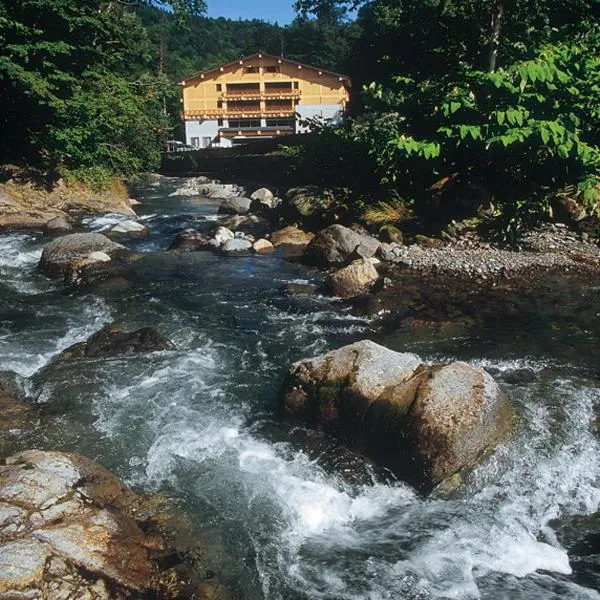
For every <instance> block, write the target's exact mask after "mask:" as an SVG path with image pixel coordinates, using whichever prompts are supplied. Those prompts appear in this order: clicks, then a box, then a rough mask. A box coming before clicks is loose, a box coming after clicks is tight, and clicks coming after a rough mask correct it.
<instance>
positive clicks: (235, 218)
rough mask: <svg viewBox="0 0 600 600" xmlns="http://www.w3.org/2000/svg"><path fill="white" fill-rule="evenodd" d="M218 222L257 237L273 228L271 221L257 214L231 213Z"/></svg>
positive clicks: (262, 235)
mask: <svg viewBox="0 0 600 600" xmlns="http://www.w3.org/2000/svg"><path fill="white" fill-rule="evenodd" d="M218 224H219V225H221V226H223V227H227V228H228V229H230V230H231V231H236V232H237V231H241V232H242V233H246V234H248V235H253V236H255V237H257V238H259V237H264V236H265V235H267V234H268V233H270V232H271V231H272V229H273V227H272V226H271V223H270V222H269V221H267V219H265V218H264V217H261V216H259V215H232V216H231V217H225V218H224V219H220V220H219V223H218Z"/></svg>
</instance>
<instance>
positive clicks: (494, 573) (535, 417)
mask: <svg viewBox="0 0 600 600" xmlns="http://www.w3.org/2000/svg"><path fill="white" fill-rule="evenodd" d="M177 185H180V184H179V182H177V181H176V180H166V179H165V180H163V183H162V184H161V185H160V186H159V187H156V186H149V187H147V188H145V189H144V190H143V197H142V198H141V199H142V201H143V205H142V207H140V208H141V210H140V211H139V213H140V216H141V218H142V219H143V221H144V222H145V223H146V224H147V226H148V227H149V229H150V232H151V233H150V235H149V236H148V237H146V238H144V239H143V240H141V241H136V242H133V243H131V247H132V248H133V249H135V250H136V251H138V252H141V253H150V252H151V253H156V261H155V262H154V263H153V265H154V266H153V268H148V267H145V268H143V269H142V268H141V269H140V273H139V274H138V275H137V276H136V277H135V278H134V280H133V281H130V282H128V283H126V282H122V283H121V284H118V283H117V284H115V285H105V286H101V287H99V288H98V289H96V290H94V291H93V292H83V293H81V292H79V293H75V294H68V293H66V292H65V291H64V289H63V286H62V282H60V281H50V280H48V279H46V278H44V277H43V276H41V275H39V274H38V273H36V272H35V267H36V264H37V261H38V260H39V256H40V254H41V250H42V248H43V245H44V243H46V241H47V239H44V238H43V237H41V236H38V235H34V234H24V233H13V234H6V235H3V236H2V237H0V248H1V250H0V274H1V281H0V313H1V317H0V369H1V370H12V371H16V372H17V373H18V374H19V375H21V376H22V377H23V381H22V384H23V386H24V387H25V388H26V390H27V392H28V393H29V395H30V396H31V397H33V398H35V399H36V401H37V402H38V403H40V404H41V405H42V408H43V412H44V415H45V416H46V418H45V420H44V421H43V423H44V424H43V425H41V426H39V427H37V428H35V429H34V430H33V431H20V430H13V431H11V432H10V433H9V434H8V435H6V436H4V438H3V440H2V444H1V448H2V451H3V453H6V452H10V451H15V450H19V449H23V448H28V447H38V448H45V449H57V450H58V449H60V450H68V451H76V452H80V453H82V454H84V455H86V456H89V457H90V458H92V459H94V460H97V461H98V462H100V463H101V464H103V465H104V466H106V467H108V468H110V469H112V470H113V471H115V472H116V473H117V474H118V475H119V476H120V477H122V478H123V479H124V481H125V482H126V483H128V484H129V485H132V486H135V487H138V488H142V489H146V490H157V491H166V492H168V493H169V494H171V495H172V496H173V497H174V498H175V500H176V501H177V503H178V505H179V506H181V508H182V509H184V510H185V511H186V512H187V513H188V514H189V515H190V516H191V525H190V528H189V532H188V533H187V535H188V536H189V540H188V543H189V544H190V545H192V546H194V545H196V546H197V547H198V551H197V552H198V557H199V558H198V568H199V569H205V570H206V572H207V573H208V572H212V573H215V574H216V576H217V577H218V579H220V580H221V581H223V582H224V583H226V584H227V585H228V586H229V587H230V588H231V589H232V590H233V591H235V592H236V593H237V594H238V595H239V597H240V598H245V599H252V600H254V599H260V598H266V599H269V600H271V599H273V600H275V599H282V600H301V599H315V598H322V599H332V600H333V599H336V600H337V599H340V600H341V599H369V600H384V599H415V600H416V599H429V598H431V599H434V598H435V599H442V598H443V599H449V598H456V599H475V598H482V599H494V600H497V599H501V598H506V599H511V600H517V599H528V600H531V599H538V598H539V599H544V600H551V599H564V598H573V599H599V598H600V593H598V591H597V590H594V589H592V587H586V585H590V584H589V581H588V580H586V579H585V578H584V577H578V576H577V574H575V575H572V574H571V567H570V565H569V558H568V556H567V553H566V551H565V550H564V549H563V548H561V547H560V544H559V543H558V541H557V539H556V536H555V535H554V532H553V530H552V528H551V527H550V526H549V522H550V521H551V520H552V519H555V518H557V517H565V516H568V515H571V514H578V513H582V514H589V513H592V512H594V511H597V510H598V507H599V504H600V489H599V482H600V444H599V440H598V435H597V432H596V431H595V428H596V427H597V424H596V421H595V419H596V413H595V410H596V407H597V405H598V402H599V400H600V392H599V390H598V381H597V378H596V369H597V361H596V357H597V356H598V351H599V350H600V342H599V341H598V339H599V338H598V337H597V335H596V333H597V329H596V328H597V325H595V324H594V325H593V327H592V326H591V330H590V331H587V330H585V328H581V327H580V326H573V324H570V323H562V324H558V325H556V324H552V323H530V324H529V325H528V324H527V323H525V324H524V323H519V325H518V327H517V326H515V324H514V323H507V324H506V327H505V328H502V327H500V328H499V329H498V330H495V331H493V332H490V331H485V330H483V331H482V332H480V333H479V334H478V335H476V336H473V335H468V336H467V335H461V334H460V333H459V334H457V335H452V334H444V335H435V334H431V335H428V336H424V335H419V336H416V335H414V334H412V333H411V332H410V330H398V331H395V332H392V333H389V332H388V333H384V332H382V331H380V330H379V329H378V328H377V327H376V325H375V323H373V322H371V321H370V320H369V319H366V318H361V317H357V316H353V315H352V314H351V313H350V312H349V311H348V310H346V309H343V308H341V307H340V306H338V305H337V304H336V303H335V302H334V301H332V300H331V299H329V298H326V297H321V296H298V297H285V296H283V295H282V294H281V293H280V291H279V289H280V287H281V286H282V285H283V284H284V283H286V282H290V281H300V282H304V281H309V282H317V283H318V282H320V281H321V280H322V278H323V274H322V273H320V272H319V271H317V270H311V269H309V268H307V267H304V266H301V265H299V264H296V263H293V262H289V261H286V260H284V259H283V258H282V257H279V256H274V255H270V256H261V257H258V256H254V257H244V258H227V257H219V256H215V255H212V254H211V253H208V252H190V253H177V254H176V255H174V254H173V253H170V256H171V258H170V259H169V260H165V261H162V260H161V256H163V255H162V254H161V253H162V252H163V251H164V250H166V249H167V248H168V246H169V244H170V243H171V241H172V240H173V237H174V235H175V232H176V231H177V230H178V229H180V228H182V227H184V226H188V225H190V224H193V225H194V226H197V227H207V226H208V225H209V224H210V222H211V221H214V220H215V219H216V211H217V206H218V202H217V201H211V200H207V199H198V198H193V197H185V196H176V197H169V193H170V192H172V191H173V190H174V189H175V188H176V186H177ZM121 218H123V217H119V216H117V215H107V216H104V217H98V218H87V219H84V221H83V223H82V227H83V228H84V229H85V230H89V231H101V230H103V229H104V228H106V227H107V226H109V225H110V224H112V223H115V222H117V221H118V220H119V219H121ZM594 314H595V313H594ZM596 318H597V317H596ZM113 321H118V322H121V323H123V324H125V325H126V327H127V328H131V329H133V328H138V327H142V326H147V325H150V326H154V327H156V328H157V329H159V330H160V331H161V333H163V334H165V335H166V336H168V337H169V338H170V339H172V340H173V341H174V342H175V344H176V349H175V350H169V351H163V352H156V353H152V354H150V355H137V356H126V357H122V356H121V357H113V358H108V359H98V360H90V361H86V362H85V363H81V362H74V363H73V362H72V363H69V362H61V363H54V362H53V357H55V356H56V355H57V354H58V353H59V352H60V351H61V350H63V349H64V348H66V347H67V346H69V345H71V344H73V343H75V342H79V341H82V340H84V339H86V338H87V337H89V336H90V335H91V334H92V333H94V332H95V331H97V330H98V329H100V328H101V327H102V326H103V325H105V324H107V323H111V322H113ZM364 338H369V339H372V340H374V341H376V342H379V343H383V344H384V345H387V346H390V347H392V348H394V349H396V350H406V351H413V352H417V353H418V354H420V355H421V356H422V357H423V358H424V359H425V360H427V361H440V360H451V359H461V360H466V361H467V362H470V363H472V364H476V365H480V366H484V367H488V368H491V369H493V370H494V373H495V374H497V375H498V376H499V378H500V380H501V382H502V386H503V388H504V389H505V390H506V392H507V393H508V394H509V396H510V397H511V399H512V400H513V401H514V402H515V404H516V405H518V407H519V409H520V411H521V414H522V419H521V421H520V423H519V425H518V427H517V430H516V432H515V435H514V436H513V437H512V438H511V440H510V441H508V442H507V443H506V444H504V445H503V446H502V447H500V448H499V449H498V450H497V451H496V452H495V453H494V455H493V456H492V457H490V458H489V459H488V460H486V461H485V462H484V463H483V464H482V465H481V466H480V467H479V468H478V469H477V470H476V471H475V472H474V473H473V475H472V476H471V477H470V479H469V480H468V482H467V485H465V486H464V487H463V488H462V489H461V491H460V492H459V493H458V494H456V495H455V496H454V497H452V498H451V499H442V498H440V497H436V496H435V495H434V496H432V497H429V498H423V497H421V496H420V495H418V494H417V493H416V492H415V491H414V490H412V489H411V488H410V487H409V486H407V485H405V484H404V483H402V482H400V481H397V480H395V479H394V477H393V476H392V474H391V473H388V472H386V471H385V470H384V469H381V468H378V467H377V466H376V465H373V464H371V463H370V462H369V461H368V460H367V459H365V458H363V457H361V456H359V455H357V454H354V453H352V452H350V451H348V450H346V449H344V448H343V447H341V446H340V445H339V444H337V443H336V442H335V441H334V440H331V439H329V438H326V437H324V436H322V435H320V434H318V433H316V432H313V431H310V430H308V429H305V428H304V427H302V426H301V425H298V424H294V423H288V422H286V421H285V420H282V419H281V417H280V414H279V411H278V398H277V396H278V388H279V386H280V384H281V381H282V377H283V374H284V372H285V369H286V368H287V366H288V365H289V364H290V363H292V362H294V361H295V360H298V359H300V358H303V357H307V356H313V355H316V354H319V353H322V352H324V351H326V350H328V349H331V348H335V347H339V346H341V345H344V344H346V343H350V342H353V341H356V340H359V339H364ZM595 361H596V362H595ZM521 368H527V369H530V372H533V373H535V377H534V378H533V380H531V381H527V382H525V383H524V382H522V381H513V380H511V379H510V378H508V377H507V378H505V380H504V381H503V379H502V375H503V373H510V372H513V371H514V370H515V369H521ZM510 381H513V383H510Z"/></svg>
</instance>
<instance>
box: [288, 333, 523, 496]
mask: <svg viewBox="0 0 600 600" xmlns="http://www.w3.org/2000/svg"><path fill="white" fill-rule="evenodd" d="M282 401H283V406H284V409H285V411H286V412H287V414H288V415H290V416H293V417H296V418H301V419H303V420H305V421H307V422H308V423H310V424H312V425H315V426H317V427H320V428H322V429H324V430H326V431H328V432H330V433H333V434H334V435H337V436H338V437H340V438H342V439H343V440H346V441H348V442H350V443H351V444H352V445H354V446H356V447H358V448H360V449H363V450H364V451H365V452H367V453H369V454H371V455H373V456H375V457H377V458H381V459H382V460H383V462H385V464H386V465H388V466H390V467H391V468H393V469H395V470H396V471H397V472H398V473H399V474H400V475H401V476H403V477H405V478H406V479H407V480H409V481H410V482H412V483H414V484H415V485H416V486H417V487H419V488H421V489H423V490H426V491H429V490H431V489H432V488H433V487H434V486H436V485H438V484H440V483H442V482H444V481H445V480H446V481H448V480H449V479H450V478H452V476H454V475H456V474H459V473H460V472H462V471H464V470H468V469H470V468H472V467H474V466H475V465H476V464H477V463H478V461H479V460H480V459H481V457H482V456H483V455H485V453H486V452H488V451H491V450H492V449H493V448H494V447H495V446H496V445H497V444H498V442H500V441H501V440H502V439H504V437H505V436H506V435H507V433H508V431H509V429H510V427H511V425H512V414H513V413H512V408H511V405H510V403H509V401H508V399H507V398H506V396H505V395H504V394H503V393H502V391H501V390H500V389H499V387H498V385H497V384H496V382H495V381H494V380H493V378H492V377H491V376H490V375H489V374H488V373H487V372H485V371H484V370H483V369H479V368H475V367H471V366H469V365H467V364H465V363H452V364H450V365H443V366H439V365H438V366H429V365H426V364H423V363H422V361H421V359H420V358H419V357H418V356H417V355H415V354H408V353H400V352H395V351H393V350H390V349H388V348H385V347H383V346H380V345H378V344H375V343H373V342H370V341H362V342H357V343H355V344H351V345H349V346H344V347H343V348H340V349H338V350H334V351H332V352H329V353H328V354H325V355H323V356H320V357H317V358H313V359H308V360H303V361H300V362H297V363H295V364H294V365H292V366H291V367H290V370H289V374H288V376H287V379H286V381H285V383H284V384H283V388H282Z"/></svg>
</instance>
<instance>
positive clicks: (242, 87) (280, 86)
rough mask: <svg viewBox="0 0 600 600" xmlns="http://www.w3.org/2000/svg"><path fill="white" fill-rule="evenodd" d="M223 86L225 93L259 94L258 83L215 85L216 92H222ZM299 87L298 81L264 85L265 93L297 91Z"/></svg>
mask: <svg viewBox="0 0 600 600" xmlns="http://www.w3.org/2000/svg"><path fill="white" fill-rule="evenodd" d="M223 85H225V90H226V91H227V92H238V93H243V92H254V93H256V92H260V83H256V82H255V83H227V84H222V83H217V84H216V86H217V92H223V91H224V90H223ZM299 87H300V82H299V81H267V82H266V83H265V91H266V92H275V93H276V92H289V91H291V90H292V89H294V90H297V89H299Z"/></svg>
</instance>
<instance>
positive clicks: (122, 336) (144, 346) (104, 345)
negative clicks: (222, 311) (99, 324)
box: [58, 325, 175, 360]
mask: <svg viewBox="0 0 600 600" xmlns="http://www.w3.org/2000/svg"><path fill="white" fill-rule="evenodd" d="M174 347H175V346H174V345H173V342H171V341H170V340H168V339H167V338H165V337H164V336H163V335H161V334H160V333H159V332H158V331H156V329H154V328H152V327H142V328H141V329H138V330H136V331H132V332H125V331H121V328H120V326H119V325H107V326H106V327H104V328H102V329H101V330H100V331H98V332H97V333H95V334H94V335H93V336H92V337H90V338H89V339H87V340H86V341H85V342H80V343H78V344H73V345H72V346H69V347H68V348H67V349H66V350H63V351H62V352H61V353H60V354H59V356H58V360H78V359H86V358H102V357H106V356H115V355H118V354H137V353H139V352H155V351H157V350H170V349H172V348H174Z"/></svg>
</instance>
